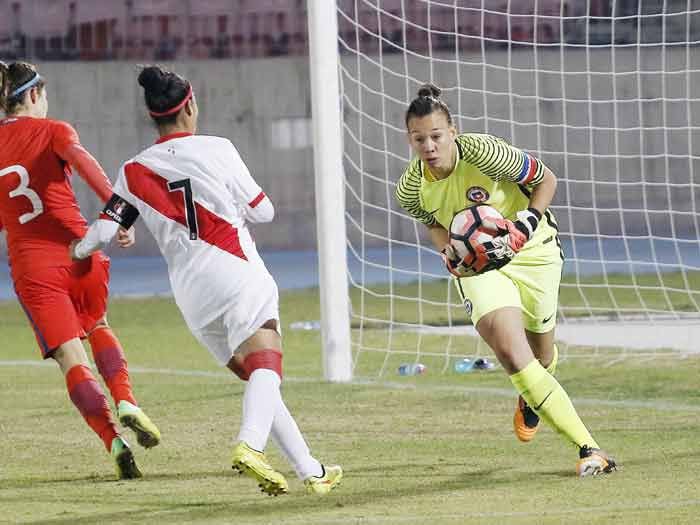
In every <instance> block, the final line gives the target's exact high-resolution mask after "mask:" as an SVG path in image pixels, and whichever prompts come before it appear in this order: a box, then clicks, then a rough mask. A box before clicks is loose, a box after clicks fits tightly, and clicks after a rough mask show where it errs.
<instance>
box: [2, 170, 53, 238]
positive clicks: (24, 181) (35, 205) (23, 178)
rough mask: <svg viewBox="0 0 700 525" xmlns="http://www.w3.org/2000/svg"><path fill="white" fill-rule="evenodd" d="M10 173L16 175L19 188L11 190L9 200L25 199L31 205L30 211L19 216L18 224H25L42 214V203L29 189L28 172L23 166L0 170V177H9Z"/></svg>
mask: <svg viewBox="0 0 700 525" xmlns="http://www.w3.org/2000/svg"><path fill="white" fill-rule="evenodd" d="M10 173H16V174H17V175H19V186H17V187H16V188H15V189H14V190H12V191H11V192H10V193H9V196H10V198H11V199H12V198H14V197H26V198H28V199H29V202H31V203H32V211H30V212H28V213H23V214H22V215H20V216H19V223H20V224H26V223H28V222H29V221H31V220H32V219H33V218H35V217H36V216H37V215H41V214H42V212H43V211H44V203H43V202H41V199H40V198H39V195H37V193H36V192H35V191H34V190H33V189H31V188H30V187H29V172H28V171H27V170H26V168H25V167H24V166H20V165H19V164H15V165H14V166H10V167H9V168H5V169H2V170H0V177H4V176H5V175H9V174H10Z"/></svg>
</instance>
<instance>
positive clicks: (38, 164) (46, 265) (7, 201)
mask: <svg viewBox="0 0 700 525" xmlns="http://www.w3.org/2000/svg"><path fill="white" fill-rule="evenodd" d="M0 107H1V108H2V110H3V111H4V112H5V114H6V118H5V119H2V120H0V229H4V230H5V232H6V234H7V246H8V254H9V262H10V270H11V275H12V280H13V283H14V287H15V293H16V294H17V298H18V299H19V302H20V304H21V305H22V308H23V309H24V311H25V313H26V314H27V317H28V318H29V322H30V324H31V326H32V328H33V329H34V333H35V335H36V340H37V342H38V343H39V346H40V348H41V352H42V355H43V357H44V358H45V359H46V358H53V359H54V360H55V361H56V362H57V363H58V365H59V367H60V368H61V371H62V372H63V374H64V376H65V380H66V386H67V388H68V393H69V396H70V398H71V400H72V401H73V403H74V404H75V406H76V407H77V408H78V410H79V411H80V413H81V414H82V416H83V417H84V418H85V421H86V422H87V424H88V425H89V426H90V427H91V428H92V429H93V430H94V431H95V433H97V435H98V436H99V437H100V438H101V439H102V441H103V442H104V444H105V447H106V448H107V451H108V452H110V453H111V454H112V457H113V458H114V461H115V465H116V469H117V476H118V477H119V478H120V479H122V478H134V477H140V476H141V473H140V472H139V469H138V467H137V466H136V463H135V462H134V456H133V453H132V452H131V450H130V449H129V446H128V444H127V443H126V441H125V440H124V438H123V437H121V436H120V435H119V432H118V430H117V428H116V425H115V421H114V418H113V417H112V412H111V410H110V408H109V405H108V403H107V398H106V396H105V394H104V392H103V390H102V387H101V386H100V385H99V383H98V382H97V381H96V379H95V377H94V376H93V374H92V372H91V370H90V364H89V361H88V358H87V355H86V353H85V349H84V347H83V344H82V342H81V339H84V338H87V339H88V340H89V341H90V347H91V349H92V354H93V358H94V360H95V364H96V365H97V369H98V371H99V373H100V375H101V376H102V378H103V379H104V381H105V383H106V385H107V387H108V388H109V390H110V393H111V395H112V398H113V399H114V403H115V405H116V407H117V415H118V418H119V420H120V422H121V423H122V424H123V425H124V426H127V427H129V428H131V429H132V430H134V431H135V432H136V435H137V439H138V442H139V444H141V445H142V446H144V447H147V448H148V447H152V446H155V445H157V444H158V443H159V441H160V433H159V431H158V429H157V428H156V427H155V425H153V423H152V422H151V421H150V419H149V418H148V417H147V416H146V415H145V414H144V413H143V411H142V410H141V409H140V408H139V407H138V406H137V403H136V400H135V399H134V396H133V393H132V391H131V385H130V382H129V372H128V369H127V363H126V359H125V357H124V352H123V350H122V348H121V345H120V344H119V341H118V340H117V338H116V337H115V336H114V333H113V332H112V330H111V328H110V327H109V325H108V324H107V321H106V319H105V312H106V308H107V296H108V281H109V259H108V258H107V257H106V256H105V255H103V254H102V253H101V252H97V253H95V254H94V255H93V256H92V257H90V258H88V259H85V260H83V261H73V260H72V259H71V257H70V255H69V246H70V244H71V242H72V241H73V240H74V239H79V238H82V237H83V236H84V235H85V232H86V231H87V222H86V220H85V218H84V217H83V216H82V215H81V213H80V208H79V207H78V203H77V201H76V198H75V194H74V193H73V189H72V186H71V182H70V176H71V168H72V169H73V170H75V171H77V172H78V173H79V174H80V176H81V178H83V179H84V180H85V182H86V183H87V184H88V185H89V186H90V188H91V189H92V190H93V191H94V192H95V193H96V194H97V196H98V197H99V198H100V200H102V201H103V202H106V201H107V200H108V199H109V197H110V196H111V194H112V185H111V183H110V182H109V179H107V177H106V176H105V173H104V171H103V170H102V168H101V167H100V165H99V164H98V162H97V161H96V160H95V159H94V158H93V157H92V156H91V155H90V154H89V153H88V152H87V151H86V150H85V149H84V148H83V146H81V144H80V140H79V138H78V134H77V133H76V131H75V130H74V129H73V128H72V127H71V126H70V124H67V123H65V122H61V121H58V120H52V119H48V118H46V114H47V111H48V102H47V98H46V88H45V81H44V79H43V78H42V77H41V75H39V73H38V72H37V71H36V68H35V67H34V66H33V65H32V64H28V63H26V62H14V63H12V64H9V65H6V64H4V63H2V62H0ZM118 241H119V244H120V245H122V246H125V247H126V246H130V245H131V244H133V242H134V237H133V230H131V231H127V230H122V231H120V234H119V236H118Z"/></svg>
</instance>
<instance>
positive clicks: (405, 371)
mask: <svg viewBox="0 0 700 525" xmlns="http://www.w3.org/2000/svg"><path fill="white" fill-rule="evenodd" d="M423 373H425V365H424V364H423V363H404V364H402V365H401V366H399V375H400V376H417V375H420V374H423Z"/></svg>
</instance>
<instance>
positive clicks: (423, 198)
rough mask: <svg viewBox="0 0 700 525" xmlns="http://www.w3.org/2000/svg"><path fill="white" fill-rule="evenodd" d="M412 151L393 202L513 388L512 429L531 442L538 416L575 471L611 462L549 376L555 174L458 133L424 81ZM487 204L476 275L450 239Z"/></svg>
mask: <svg viewBox="0 0 700 525" xmlns="http://www.w3.org/2000/svg"><path fill="white" fill-rule="evenodd" d="M406 129H407V132H408V140H409V143H410V145H411V148H412V149H413V151H414V153H415V155H416V156H415V158H414V159H413V160H412V161H411V163H410V164H409V165H408V167H407V169H406V171H405V172H404V173H403V175H402V176H401V178H400V179H399V182H398V185H397V188H396V197H397V199H398V201H399V204H400V205H401V206H402V207H403V208H404V209H405V210H406V211H407V212H408V213H409V214H411V216H413V217H414V218H415V219H417V220H418V221H420V222H422V223H423V224H425V225H426V226H427V228H428V230H429V233H430V238H431V240H432V242H433V244H434V245H435V246H436V247H437V249H438V250H440V251H441V253H442V255H443V258H444V260H445V264H446V266H447V269H448V270H449V271H450V272H451V273H452V274H453V275H454V276H455V280H454V281H455V284H456V286H457V289H458V291H459V294H460V297H461V298H462V301H463V302H464V306H465V308H466V310H467V315H471V319H472V322H473V324H474V326H475V327H476V330H477V331H478V332H479V335H480V336H481V337H482V338H483V339H484V340H485V341H486V343H487V344H488V345H489V346H490V347H491V348H492V349H493V351H494V353H495V354H496V357H497V358H498V360H499V362H500V363H501V365H502V366H503V368H504V369H505V370H506V372H507V373H508V375H509V376H510V380H511V382H512V383H513V386H514V387H515V389H516V390H517V391H518V393H519V394H520V395H519V398H518V406H517V408H516V411H515V417H514V419H513V423H514V430H515V434H516V436H517V437H518V439H520V440H521V441H525V442H528V441H531V440H532V439H533V438H534V436H535V433H536V432H537V429H538V426H539V422H540V419H544V420H545V421H546V422H547V423H549V424H550V425H551V426H552V427H554V428H555V429H556V430H557V431H558V432H559V433H561V434H562V435H563V436H565V437H566V439H568V440H569V441H571V442H572V443H574V444H575V445H576V446H577V447H578V451H579V461H578V463H577V465H576V471H577V473H578V474H579V475H581V476H586V475H595V474H599V473H601V472H606V473H607V472H612V471H613V470H615V468H616V465H615V461H614V460H613V459H612V458H611V457H610V456H609V455H608V454H606V453H605V452H604V451H602V450H601V449H600V447H599V446H598V443H596V441H595V440H594V439H593V437H592V436H591V434H590V433H589V432H588V430H587V429H586V427H585V425H584V424H583V422H582V421H581V419H580V418H579V416H578V414H577V413H576V410H575V408H574V407H573V405H572V403H571V401H570V399H569V396H568V395H567V394H566V392H565V391H564V389H563V388H562V386H561V385H560V384H559V383H558V382H557V380H556V379H555V378H554V372H555V369H556V366H557V357H558V351H557V346H556V345H555V344H554V325H555V322H556V311H557V299H558V293H559V281H560V278H561V271H562V265H563V254H562V251H561V245H560V243H559V238H558V236H557V224H556V221H555V219H554V216H553V215H552V213H551V212H550V211H549V210H548V206H549V204H550V203H551V201H552V198H553V197H554V193H555V190H556V185H557V180H556V178H555V176H554V174H553V173H552V172H551V171H550V170H549V169H548V168H547V167H546V166H545V165H544V164H543V163H542V162H541V161H540V160H538V159H537V158H535V157H533V156H532V155H530V154H528V153H525V152H523V151H522V150H520V149H517V148H515V147H513V146H511V145H510V144H508V143H506V142H505V141H503V140H501V139H499V138H496V137H493V136H491V135H484V134H477V133H463V134H458V133H457V130H456V128H455V126H454V124H453V121H452V116H451V114H450V110H449V108H448V107H447V104H445V102H444V101H443V100H442V99H441V98H440V89H438V88H437V87H435V86H433V85H431V84H426V85H424V86H422V87H421V88H420V89H419V90H418V96H417V97H416V98H415V99H414V100H413V101H412V102H411V104H410V105H409V107H408V110H407V111H406ZM480 203H486V204H488V205H490V206H492V207H494V208H496V209H497V210H498V211H500V212H501V214H502V215H503V217H504V218H505V219H504V220H502V221H501V222H500V224H499V226H500V228H501V232H502V235H501V236H500V237H497V238H496V239H495V241H494V242H493V243H492V244H493V246H492V247H490V248H489V249H488V250H482V251H481V253H480V254H479V258H480V259H479V260H478V261H477V263H475V264H474V266H477V267H478V268H486V269H489V268H491V270H490V271H481V272H479V274H476V272H475V271H474V268H473V267H466V266H465V265H464V264H463V263H462V262H461V261H460V260H459V258H458V257H457V255H456V254H455V252H454V250H453V249H452V246H451V245H450V244H449V236H448V231H447V230H448V228H449V225H450V222H451V221H452V218H453V217H454V215H455V214H456V213H457V212H458V211H460V210H462V209H464V208H465V207H468V206H473V205H476V204H480Z"/></svg>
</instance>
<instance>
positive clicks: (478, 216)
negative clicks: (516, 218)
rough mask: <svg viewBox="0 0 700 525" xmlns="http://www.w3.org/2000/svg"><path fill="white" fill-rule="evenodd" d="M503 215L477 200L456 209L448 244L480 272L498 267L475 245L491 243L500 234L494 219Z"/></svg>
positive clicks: (489, 244)
mask: <svg viewBox="0 0 700 525" xmlns="http://www.w3.org/2000/svg"><path fill="white" fill-rule="evenodd" d="M498 219H503V216H502V215H501V213H500V212H499V211H498V210H497V209H496V208H492V207H491V206H489V205H487V204H477V205H475V206H470V207H468V208H465V209H463V210H461V211H458V212H457V213H456V214H455V216H454V217H453V218H452V222H451V223H450V231H449V233H450V244H451V245H452V247H453V248H454V250H455V252H456V254H457V256H458V257H459V258H460V259H461V262H462V264H463V265H464V266H466V267H467V268H470V269H471V270H473V271H474V272H475V273H477V274H479V273H483V272H486V271H488V270H492V269H494V268H498V267H500V266H502V265H503V264H505V263H507V262H508V261H507V260H506V261H504V262H503V264H501V265H500V266H499V264H497V262H495V261H493V260H492V259H489V257H488V256H487V255H486V254H485V252H484V250H477V248H478V247H479V246H485V247H489V246H491V245H493V239H494V238H495V237H498V236H500V235H502V234H503V232H502V230H501V229H500V228H498V226H496V220H498Z"/></svg>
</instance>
